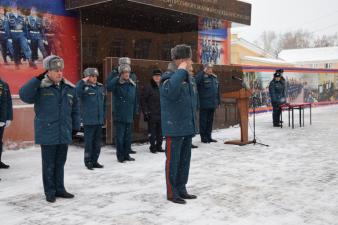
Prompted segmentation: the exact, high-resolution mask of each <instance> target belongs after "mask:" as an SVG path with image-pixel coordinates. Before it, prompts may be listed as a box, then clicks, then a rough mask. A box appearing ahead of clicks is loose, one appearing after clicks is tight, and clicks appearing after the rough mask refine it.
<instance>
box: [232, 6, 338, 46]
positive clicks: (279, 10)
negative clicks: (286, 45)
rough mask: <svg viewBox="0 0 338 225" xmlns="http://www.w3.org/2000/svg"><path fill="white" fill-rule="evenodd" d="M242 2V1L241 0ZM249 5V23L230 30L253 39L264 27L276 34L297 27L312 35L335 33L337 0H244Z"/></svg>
mask: <svg viewBox="0 0 338 225" xmlns="http://www.w3.org/2000/svg"><path fill="white" fill-rule="evenodd" d="M242 1H244V0H242ZM245 2H249V3H251V4H252V17H251V26H242V27H240V28H234V29H232V32H233V33H238V34H239V36H240V37H243V38H245V39H247V40H248V41H251V42H253V41H255V40H257V39H258V37H259V35H260V34H261V33H262V32H263V31H264V30H274V31H276V32H277V33H279V32H285V31H289V30H296V29H299V28H303V29H306V30H308V31H311V32H314V33H313V34H314V35H315V36H316V35H322V34H333V33H336V32H338V0H245Z"/></svg>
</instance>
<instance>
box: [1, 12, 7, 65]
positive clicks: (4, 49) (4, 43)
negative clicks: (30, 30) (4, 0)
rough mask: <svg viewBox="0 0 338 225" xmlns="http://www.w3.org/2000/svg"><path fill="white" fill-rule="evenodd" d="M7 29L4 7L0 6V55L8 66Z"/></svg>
mask: <svg viewBox="0 0 338 225" xmlns="http://www.w3.org/2000/svg"><path fill="white" fill-rule="evenodd" d="M8 31H9V27H8V20H7V17H6V15H5V9H4V7H2V6H0V50H1V55H2V58H3V60H4V63H5V64H8V61H7V52H8V48H7V40H8V38H9V33H8Z"/></svg>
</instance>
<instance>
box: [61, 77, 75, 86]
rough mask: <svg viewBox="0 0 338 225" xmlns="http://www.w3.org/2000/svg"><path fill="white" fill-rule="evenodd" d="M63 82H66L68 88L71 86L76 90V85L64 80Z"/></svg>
mask: <svg viewBox="0 0 338 225" xmlns="http://www.w3.org/2000/svg"><path fill="white" fill-rule="evenodd" d="M63 82H64V83H65V84H66V85H68V86H70V87H72V88H75V85H74V84H73V83H72V82H70V81H69V80H67V79H65V78H63Z"/></svg>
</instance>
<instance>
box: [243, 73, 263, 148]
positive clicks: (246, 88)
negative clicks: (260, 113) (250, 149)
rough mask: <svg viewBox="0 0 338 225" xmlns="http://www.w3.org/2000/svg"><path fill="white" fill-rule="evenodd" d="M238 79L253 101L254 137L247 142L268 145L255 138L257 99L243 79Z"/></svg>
mask: <svg viewBox="0 0 338 225" xmlns="http://www.w3.org/2000/svg"><path fill="white" fill-rule="evenodd" d="M237 80H239V79H237ZM240 81H241V86H242V87H243V88H245V90H247V91H248V92H249V93H250V94H251V96H252V97H251V98H252V100H253V101H252V102H253V135H254V137H253V140H252V141H249V144H254V145H256V144H258V145H262V146H265V147H269V145H267V144H264V143H260V142H257V140H256V99H257V97H256V96H254V94H253V93H252V91H251V90H250V88H249V87H248V86H247V85H246V84H245V83H244V81H243V80H240Z"/></svg>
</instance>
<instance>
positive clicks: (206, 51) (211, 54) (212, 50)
mask: <svg viewBox="0 0 338 225" xmlns="http://www.w3.org/2000/svg"><path fill="white" fill-rule="evenodd" d="M201 47H202V50H201V60H202V64H207V63H212V64H217V63H218V62H219V60H220V57H221V51H222V49H221V48H220V47H219V45H218V44H217V42H216V41H215V40H214V41H212V40H207V39H203V40H202V46H201Z"/></svg>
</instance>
